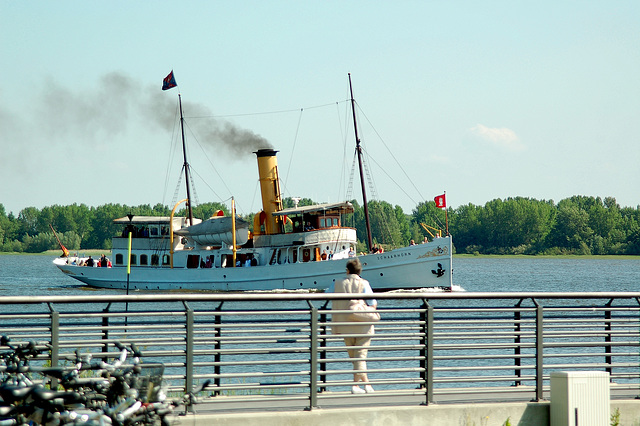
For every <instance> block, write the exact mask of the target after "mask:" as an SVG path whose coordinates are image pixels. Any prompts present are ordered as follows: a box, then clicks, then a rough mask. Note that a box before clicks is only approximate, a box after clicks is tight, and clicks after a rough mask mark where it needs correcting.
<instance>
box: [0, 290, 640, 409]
mask: <svg viewBox="0 0 640 426" xmlns="http://www.w3.org/2000/svg"><path fill="white" fill-rule="evenodd" d="M350 297H351V296H349V295H337V294H321V293H311V294H263V293H245V294H138V295H133V296H124V295H114V296H68V297H63V296H53V297H3V298H0V304H1V305H3V306H2V309H1V313H0V335H7V336H9V337H10V338H11V340H12V342H24V341H31V340H32V341H35V342H36V343H37V344H39V345H45V344H47V345H50V347H51V352H50V355H49V356H47V358H46V359H44V358H43V359H41V360H40V361H41V362H43V363H49V362H50V363H51V364H52V365H65V363H68V361H67V360H68V359H73V357H74V356H75V355H74V354H75V351H76V350H79V351H80V352H81V353H91V354H92V356H93V357H109V356H114V355H116V354H117V350H116V349H115V348H114V345H113V343H114V342H115V341H120V342H123V343H127V342H134V343H136V345H137V346H138V347H139V348H140V349H141V350H142V352H143V360H144V361H145V362H162V363H164V365H165V378H166V379H167V380H168V383H169V384H170V388H169V391H170V392H173V394H174V395H178V394H180V393H181V392H184V391H185V390H191V389H193V387H194V386H196V385H197V384H198V383H199V382H201V381H204V380H207V379H210V380H212V382H213V386H211V387H210V388H209V390H210V392H211V393H210V396H209V397H208V398H207V399H206V401H207V402H210V403H214V404H215V403H217V402H220V403H221V404H228V403H229V402H231V401H235V402H243V401H254V400H255V399H256V398H258V397H260V398H261V399H263V400H264V399H267V400H270V401H271V400H273V401H285V400H286V401H302V403H303V404H304V405H305V406H306V407H307V408H313V407H316V406H318V405H319V404H320V402H321V401H322V400H323V399H327V400H329V399H331V398H336V397H339V398H344V397H351V395H350V393H349V390H350V386H351V384H352V374H353V372H354V371H353V369H352V368H353V367H352V364H351V362H350V360H349V358H348V356H347V354H346V351H345V348H344V344H343V342H342V338H341V337H337V336H334V335H332V334H331V332H330V324H331V322H330V313H331V310H330V305H329V302H330V300H332V299H336V298H350ZM376 298H377V299H378V308H379V311H380V313H381V316H382V319H381V321H380V322H378V323H376V333H375V335H374V336H373V339H372V344H371V347H370V348H369V355H368V359H367V362H368V373H369V379H370V380H371V384H372V385H373V386H374V388H375V389H376V393H375V395H376V396H378V395H380V396H389V397H391V396H393V397H400V398H401V397H411V398H413V400H416V398H417V400H418V401H420V402H422V403H424V404H430V403H433V402H446V401H447V400H448V399H449V400H451V399H453V400H455V399H456V398H458V400H459V399H461V398H462V396H463V395H467V396H468V395H473V394H483V395H484V399H489V400H490V399H492V395H494V396H495V399H504V398H505V395H506V396H508V398H511V399H521V400H543V399H544V398H545V396H546V395H545V392H548V387H549V374H550V372H551V371H552V370H563V371H566V370H585V369H588V370H601V371H607V372H609V374H610V377H611V381H612V383H615V386H616V389H618V390H621V389H622V390H627V391H628V393H630V394H635V395H637V394H638V393H640V392H638V390H639V386H640V369H639V368H638V358H639V356H640V351H639V340H640V330H639V328H638V324H639V323H640V293H384V294H376ZM0 349H1V348H0ZM239 407H241V405H240V406H239ZM239 409H241V408H239Z"/></svg>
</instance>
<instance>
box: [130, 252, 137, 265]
mask: <svg viewBox="0 0 640 426" xmlns="http://www.w3.org/2000/svg"><path fill="white" fill-rule="evenodd" d="M131 264H132V265H137V264H138V256H136V255H135V254H132V255H131Z"/></svg>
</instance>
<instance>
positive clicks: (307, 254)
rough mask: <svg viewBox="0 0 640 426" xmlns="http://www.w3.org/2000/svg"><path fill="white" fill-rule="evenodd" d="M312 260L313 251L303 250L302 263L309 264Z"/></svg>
mask: <svg viewBox="0 0 640 426" xmlns="http://www.w3.org/2000/svg"><path fill="white" fill-rule="evenodd" d="M310 260H311V250H310V249H308V248H305V249H302V261H303V262H308V261H310Z"/></svg>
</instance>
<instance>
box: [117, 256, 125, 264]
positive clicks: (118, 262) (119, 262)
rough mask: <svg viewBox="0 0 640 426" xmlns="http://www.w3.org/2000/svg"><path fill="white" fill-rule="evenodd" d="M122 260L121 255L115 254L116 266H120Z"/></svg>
mask: <svg viewBox="0 0 640 426" xmlns="http://www.w3.org/2000/svg"><path fill="white" fill-rule="evenodd" d="M123 258H124V256H122V253H118V254H116V265H122V259H123Z"/></svg>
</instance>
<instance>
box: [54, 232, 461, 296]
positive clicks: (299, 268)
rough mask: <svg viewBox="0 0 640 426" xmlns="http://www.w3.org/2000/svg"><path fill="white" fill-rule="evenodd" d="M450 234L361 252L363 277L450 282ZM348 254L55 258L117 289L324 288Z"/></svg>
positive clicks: (381, 281) (384, 285)
mask: <svg viewBox="0 0 640 426" xmlns="http://www.w3.org/2000/svg"><path fill="white" fill-rule="evenodd" d="M451 249H452V247H451V238H450V237H445V238H438V239H435V240H434V241H432V242H428V243H425V244H418V245H413V246H408V247H403V248H399V249H395V250H392V251H388V252H384V253H378V254H368V255H363V256H360V260H361V262H362V265H363V271H362V277H363V278H365V279H366V280H368V281H369V282H370V284H371V287H372V288H373V289H374V291H388V290H399V289H411V290H415V289H420V288H433V287H437V288H444V289H449V288H451V287H452V273H451V264H452V255H451ZM346 261H347V259H335V260H326V261H315V262H298V263H290V264H274V265H262V266H255V267H236V268H194V269H190V268H173V269H172V268H169V267H149V266H135V267H131V273H130V275H129V277H128V280H127V272H126V271H127V268H126V267H123V266H119V267H113V268H104V267H103V268H100V267H87V266H76V265H70V264H67V263H66V260H64V259H57V261H56V262H55V264H56V266H57V267H58V268H59V269H60V270H61V271H62V272H64V273H65V274H67V275H69V276H70V277H72V278H75V279H77V280H79V281H81V282H83V283H85V284H87V285H89V286H91V287H97V288H109V289H120V290H126V289H128V290H132V291H133V290H169V291H170V290H182V291H225V292H228V291H231V292H234V291H287V290H288V291H292V290H324V289H326V288H328V287H329V286H331V284H332V283H333V282H334V281H335V280H336V279H340V278H341V277H343V276H344V274H345V269H346V266H345V265H346Z"/></svg>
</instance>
